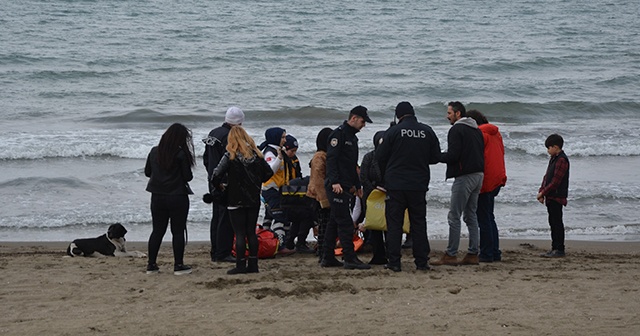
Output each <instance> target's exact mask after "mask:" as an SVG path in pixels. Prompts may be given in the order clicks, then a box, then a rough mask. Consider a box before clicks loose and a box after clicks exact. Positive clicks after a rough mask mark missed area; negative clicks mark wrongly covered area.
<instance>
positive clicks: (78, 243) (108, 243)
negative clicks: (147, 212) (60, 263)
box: [67, 223, 147, 258]
mask: <svg viewBox="0 0 640 336" xmlns="http://www.w3.org/2000/svg"><path fill="white" fill-rule="evenodd" d="M125 234H127V229H125V228H124V226H122V224H120V223H116V224H112V225H110V226H109V229H108V230H107V233H106V234H103V235H102V236H100V237H97V238H85V239H76V240H74V241H73V242H72V243H71V244H69V247H67V254H68V255H70V256H72V257H80V256H84V257H102V256H114V257H137V258H144V257H146V256H147V255H146V254H144V253H142V252H140V251H127V248H126V246H125V243H126V239H124V235H125Z"/></svg>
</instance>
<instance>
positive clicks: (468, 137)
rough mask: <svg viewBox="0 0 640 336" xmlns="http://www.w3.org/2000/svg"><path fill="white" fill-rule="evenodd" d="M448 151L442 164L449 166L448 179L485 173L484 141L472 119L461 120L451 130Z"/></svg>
mask: <svg viewBox="0 0 640 336" xmlns="http://www.w3.org/2000/svg"><path fill="white" fill-rule="evenodd" d="M447 144H448V148H447V151H446V152H444V153H442V156H441V157H440V162H444V163H446V164H447V172H446V178H451V177H458V176H462V175H467V174H473V173H482V172H483V171H484V140H483V138H482V132H481V131H480V129H478V124H477V123H476V121H475V120H473V119H471V118H467V117H465V118H461V119H460V120H458V121H456V122H455V123H454V124H453V126H451V128H450V129H449V134H448V135H447Z"/></svg>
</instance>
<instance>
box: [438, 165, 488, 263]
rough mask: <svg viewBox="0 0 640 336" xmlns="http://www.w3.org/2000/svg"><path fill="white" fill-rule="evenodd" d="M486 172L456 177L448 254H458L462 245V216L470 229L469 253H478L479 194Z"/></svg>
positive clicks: (452, 192) (452, 189) (452, 195)
mask: <svg viewBox="0 0 640 336" xmlns="http://www.w3.org/2000/svg"><path fill="white" fill-rule="evenodd" d="M483 177H484V173H472V174H467V175H462V176H458V177H456V179H455V181H453V185H452V186H451V204H450V205H449V215H448V216H447V219H448V221H449V244H448V245H447V251H446V252H447V254H448V255H450V256H452V257H453V256H456V255H457V254H458V247H459V246H460V227H461V222H460V216H462V217H463V219H464V222H465V223H466V224H467V228H468V229H469V250H468V253H469V254H478V236H479V232H478V217H477V215H476V210H477V209H478V195H479V194H480V188H481V187H482V179H483Z"/></svg>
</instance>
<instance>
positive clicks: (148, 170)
mask: <svg viewBox="0 0 640 336" xmlns="http://www.w3.org/2000/svg"><path fill="white" fill-rule="evenodd" d="M144 175H146V176H147V177H149V183H147V191H148V192H150V193H154V194H162V195H185V194H193V191H191V188H190V187H189V183H188V182H189V181H191V180H192V179H193V173H192V172H191V164H190V163H189V161H188V160H187V156H186V155H185V153H184V150H182V149H181V150H180V151H179V152H178V153H177V154H176V157H175V159H174V164H173V166H171V169H170V170H169V171H166V170H164V169H163V168H162V167H160V164H159V163H158V146H155V147H153V148H151V151H150V152H149V155H148V156H147V163H146V164H145V166H144Z"/></svg>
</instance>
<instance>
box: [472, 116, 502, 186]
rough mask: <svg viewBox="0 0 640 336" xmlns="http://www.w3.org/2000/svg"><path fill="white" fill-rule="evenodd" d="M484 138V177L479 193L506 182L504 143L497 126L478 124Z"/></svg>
mask: <svg viewBox="0 0 640 336" xmlns="http://www.w3.org/2000/svg"><path fill="white" fill-rule="evenodd" d="M478 128H480V131H482V137H483V140H484V179H483V180H482V189H480V193H487V192H490V191H493V190H495V189H496V188H497V187H500V186H504V185H505V184H506V183H507V170H506V168H505V165H504V144H503V142H502V135H501V134H500V131H499V130H498V126H496V125H493V124H482V125H480V126H478Z"/></svg>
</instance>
